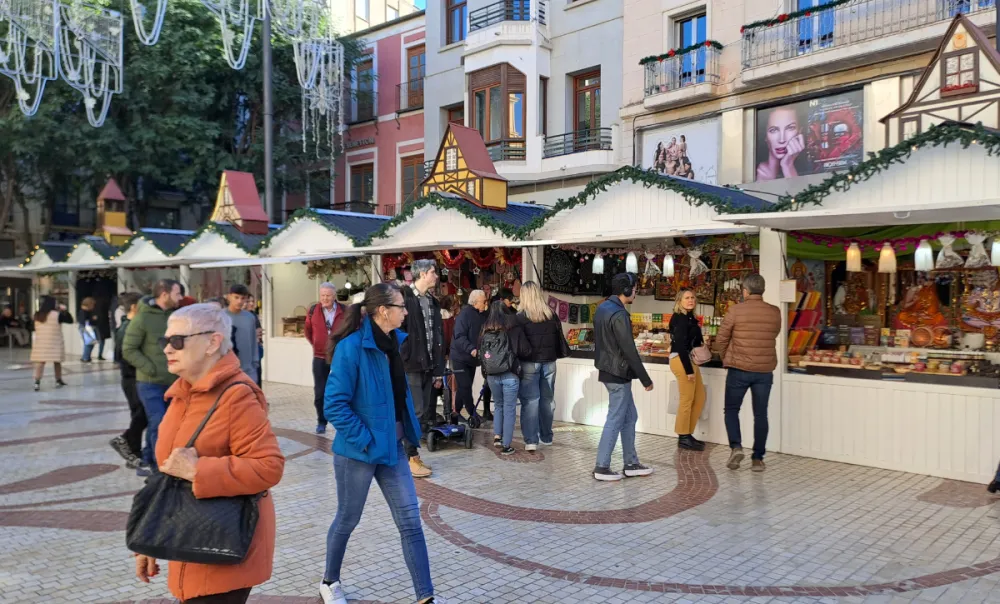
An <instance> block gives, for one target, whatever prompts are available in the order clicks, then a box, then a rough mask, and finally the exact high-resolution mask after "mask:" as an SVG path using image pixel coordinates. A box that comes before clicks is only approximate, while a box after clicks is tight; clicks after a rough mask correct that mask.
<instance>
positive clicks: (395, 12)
mask: <svg viewBox="0 0 1000 604" xmlns="http://www.w3.org/2000/svg"><path fill="white" fill-rule="evenodd" d="M398 18H399V9H398V8H396V7H395V6H389V5H388V4H387V5H385V20H386V21H393V20H395V19H398Z"/></svg>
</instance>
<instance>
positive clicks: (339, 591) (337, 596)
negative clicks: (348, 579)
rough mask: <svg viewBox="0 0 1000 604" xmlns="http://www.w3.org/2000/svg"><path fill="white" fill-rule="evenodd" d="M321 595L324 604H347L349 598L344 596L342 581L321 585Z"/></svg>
mask: <svg viewBox="0 0 1000 604" xmlns="http://www.w3.org/2000/svg"><path fill="white" fill-rule="evenodd" d="M319 595H320V597H321V598H323V604H347V596H345V595H344V588H343V587H341V586H340V581H337V582H335V583H331V584H330V585H327V584H326V583H320V584H319Z"/></svg>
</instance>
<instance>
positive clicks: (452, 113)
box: [445, 105, 465, 126]
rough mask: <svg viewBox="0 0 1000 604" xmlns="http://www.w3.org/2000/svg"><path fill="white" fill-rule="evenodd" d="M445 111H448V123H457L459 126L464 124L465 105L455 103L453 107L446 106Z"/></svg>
mask: <svg viewBox="0 0 1000 604" xmlns="http://www.w3.org/2000/svg"><path fill="white" fill-rule="evenodd" d="M445 111H447V112H448V116H447V119H448V123H449V124H458V125H459V126H464V125H465V105H455V106H454V107H447V108H445Z"/></svg>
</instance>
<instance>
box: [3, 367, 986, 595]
mask: <svg viewBox="0 0 1000 604" xmlns="http://www.w3.org/2000/svg"><path fill="white" fill-rule="evenodd" d="M117 376H118V374H117V371H116V370H115V369H114V368H113V366H112V364H111V363H103V364H100V363H94V364H91V365H82V364H79V363H68V364H67V365H66V381H67V382H69V383H70V386H69V387H67V388H63V389H58V390H57V389H55V388H54V384H53V379H52V377H51V375H49V376H46V378H45V379H44V380H43V389H42V392H39V393H34V392H32V391H31V375H30V369H28V368H27V367H26V366H25V365H24V364H23V363H22V364H18V363H17V362H16V360H15V361H7V360H6V358H4V359H2V360H0V544H2V546H0V602H3V603H8V602H9V603H21V602H26V603H27V602H143V603H153V602H164V603H166V602H173V600H172V599H171V598H170V597H169V594H168V592H167V589H166V585H165V581H164V580H163V579H158V580H154V582H153V583H152V584H150V585H145V584H142V583H139V582H138V581H137V580H136V579H135V578H134V577H133V566H132V559H131V556H130V554H129V552H128V551H127V550H126V549H125V547H124V533H123V528H124V524H125V520H126V518H127V514H128V509H129V506H130V503H131V496H132V494H133V493H134V492H135V491H136V490H137V489H138V488H139V487H140V486H141V485H142V481H141V480H142V479H140V478H137V477H136V476H135V475H134V474H133V473H132V472H130V471H128V470H126V469H125V468H124V464H123V463H122V460H121V459H120V458H119V457H118V456H117V455H116V454H115V453H114V452H113V451H112V450H111V449H110V447H108V445H107V441H108V440H109V439H110V438H111V437H112V436H114V435H115V434H116V433H118V432H120V431H121V429H123V428H124V426H125V424H126V423H127V410H126V406H125V402H124V397H123V396H122V394H121V391H120V388H119V386H118V382H117ZM265 392H266V393H267V396H268V399H269V401H270V403H271V413H272V422H273V424H274V427H275V430H276V432H277V434H278V436H279V439H280V441H281V445H282V448H283V450H284V452H285V454H286V456H288V459H289V461H288V463H287V464H286V466H285V476H284V479H283V480H282V482H281V484H280V485H279V486H278V487H277V488H276V489H275V490H274V500H275V503H276V505H277V513H278V539H277V552H276V560H275V570H274V576H273V578H272V579H271V580H270V581H269V582H267V583H266V584H264V585H262V586H260V587H259V588H257V589H256V590H255V591H254V595H253V596H252V597H251V602H254V603H256V604H282V603H288V604H292V603H294V604H318V603H319V602H320V600H319V598H318V597H317V596H316V584H317V582H318V581H319V579H320V578H321V576H322V572H323V565H324V557H325V538H326V531H327V527H328V526H329V523H330V521H331V520H332V518H333V515H334V512H335V507H336V503H335V501H336V499H335V490H334V481H333V474H332V465H331V456H330V452H329V447H330V438H332V433H331V434H328V435H326V436H316V435H315V434H312V432H311V429H312V427H313V425H312V419H311V418H312V417H313V415H312V413H313V411H312V394H311V390H310V389H308V388H298V387H292V386H285V385H280V384H267V385H265ZM599 437H600V431H599V429H596V428H587V427H581V426H573V425H564V426H559V427H558V428H557V431H556V439H555V442H556V444H555V446H553V447H546V448H544V449H543V450H542V451H539V452H538V453H534V454H533V453H529V452H526V451H524V450H523V444H521V443H519V442H515V447H516V448H518V452H517V453H516V454H515V455H513V456H510V457H500V456H498V455H497V454H496V452H495V450H494V449H493V447H492V446H490V442H491V437H490V435H489V433H487V432H485V431H482V432H481V433H478V434H477V439H476V446H475V448H473V449H472V450H466V449H464V448H462V447H461V445H460V444H455V445H445V447H444V449H443V450H441V451H437V452H434V453H424V458H425V460H426V461H427V462H428V463H430V464H431V465H432V466H433V467H434V476H433V477H432V478H431V479H429V480H422V481H418V485H417V486H418V494H419V496H420V498H421V509H422V514H423V520H424V530H425V533H426V535H427V542H428V547H429V550H430V556H431V569H432V574H433V576H434V581H435V586H436V588H437V591H438V593H439V594H440V595H441V596H443V597H444V598H446V599H447V600H448V602H504V603H507V602H545V603H555V602H587V603H591V602H593V603H598V602H611V603H615V604H621V603H626V602H712V603H723V602H739V603H742V602H752V603H763V602H775V603H777V602H809V603H820V602H823V603H833V602H838V603H839V602H852V603H853V602H872V603H876V602H885V603H896V602H940V603H944V604H966V603H981V602H1000V540H998V537H1000V520H998V512H1000V505H998V503H1000V499H998V498H993V497H991V496H988V495H987V494H986V493H985V490H984V488H983V487H982V485H971V484H967V483H962V482H956V481H950V480H940V479H937V478H930V477H925V476H917V475H913V474H903V473H899V472H890V471H886V470H876V469H870V468H861V467H857V466H850V465H844V464H836V463H830V462H824V461H817V460H811V459H806V458H800V457H792V456H784V455H769V456H768V470H767V472H765V473H764V474H752V473H751V472H750V471H749V467H748V464H746V463H745V464H744V468H743V469H742V470H741V471H739V472H732V471H730V470H728V469H726V467H725V461H726V450H725V449H724V448H722V447H710V448H709V450H707V451H706V452H704V453H692V452H689V451H680V450H678V449H677V447H676V440H674V439H671V438H664V437H656V436H647V435H640V436H639V438H638V448H639V454H640V457H641V458H642V460H643V462H645V463H646V464H648V465H651V466H652V467H653V468H654V469H655V470H656V473H655V474H654V475H653V476H651V477H649V478H642V479H630V480H625V481H622V482H620V483H607V484H605V483H597V482H595V481H594V480H593V479H592V478H591V476H590V473H589V472H590V470H591V469H592V467H593V464H594V455H595V450H596V446H597V441H598V439H599ZM613 465H614V466H616V467H620V466H621V457H620V455H616V457H615V460H614V462H613ZM343 579H344V583H345V587H346V589H347V592H348V595H349V596H350V597H352V598H356V599H357V601H358V602H367V603H372V604H377V603H394V602H412V601H413V592H412V589H411V586H410V581H409V576H408V574H407V572H406V566H405V564H404V562H403V558H402V553H401V551H400V546H399V538H398V534H397V533H396V529H395V526H394V525H393V523H392V520H391V516H390V514H389V510H388V507H387V506H386V504H385V501H384V500H383V499H382V497H381V494H380V493H379V491H378V489H372V492H371V494H370V496H369V500H368V505H367V508H366V510H365V515H364V517H363V519H362V521H361V524H360V525H359V527H358V529H357V531H356V532H355V534H354V536H353V537H352V540H351V544H350V546H349V548H348V555H347V560H346V561H345V566H344V569H343Z"/></svg>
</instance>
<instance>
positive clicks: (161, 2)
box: [129, 0, 167, 46]
mask: <svg viewBox="0 0 1000 604" xmlns="http://www.w3.org/2000/svg"><path fill="white" fill-rule="evenodd" d="M153 2H155V3H156V11H155V12H153V23H152V28H151V29H149V30H148V31H147V30H146V20H147V15H148V14H149V12H150V10H149V7H150V6H152V4H153ZM129 4H130V6H131V7H132V23H133V24H134V25H135V35H136V36H137V37H138V38H139V41H140V42H142V44H143V45H145V46H153V45H154V44H156V43H157V42H159V41H160V32H162V31H163V18H164V17H165V16H166V14H167V0H129Z"/></svg>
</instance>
